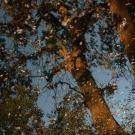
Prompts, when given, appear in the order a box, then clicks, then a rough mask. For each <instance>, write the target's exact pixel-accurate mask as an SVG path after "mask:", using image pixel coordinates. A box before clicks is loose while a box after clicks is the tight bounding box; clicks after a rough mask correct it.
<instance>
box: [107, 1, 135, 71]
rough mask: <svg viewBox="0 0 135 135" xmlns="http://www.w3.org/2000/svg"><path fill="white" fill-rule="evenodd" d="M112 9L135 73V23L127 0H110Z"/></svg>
mask: <svg viewBox="0 0 135 135" xmlns="http://www.w3.org/2000/svg"><path fill="white" fill-rule="evenodd" d="M108 4H109V6H110V11H111V12H112V14H114V15H115V16H116V17H117V20H118V22H117V31H118V33H119V37H120V40H121V41H122V42H123V43H124V44H125V53H126V55H127V57H128V59H129V61H130V63H131V64H132V69H133V71H134V73H135V24H134V21H133V19H134V16H132V15H131V14H130V12H129V10H128V8H127V6H126V1H125V0H124V1H120V0H108ZM131 4H132V3H131Z"/></svg>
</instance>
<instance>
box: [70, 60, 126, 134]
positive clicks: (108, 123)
mask: <svg viewBox="0 0 135 135" xmlns="http://www.w3.org/2000/svg"><path fill="white" fill-rule="evenodd" d="M81 61H82V65H85V60H84V59H82V58H81ZM72 74H73V76H74V77H75V79H76V81H77V83H78V85H79V87H80V90H81V91H82V93H83V94H84V95H85V99H86V105H87V107H88V108H89V110H90V112H91V115H92V120H93V123H94V125H95V127H96V128H97V130H98V131H99V134H100V135H118V134H119V135H126V133H125V131H124V130H123V129H122V128H121V127H120V126H119V124H118V123H117V122H116V121H115V119H114V117H113V116H112V114H111V112H110V110H109V108H108V106H107V104H106V103H105V100H104V98H103V97H102V95H101V93H100V89H99V88H97V85H96V83H95V81H94V79H93V77H92V76H91V75H90V72H89V71H88V70H87V69H86V66H81V67H80V69H79V70H76V69H75V70H73V71H72Z"/></svg>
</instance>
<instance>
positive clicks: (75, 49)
mask: <svg viewBox="0 0 135 135" xmlns="http://www.w3.org/2000/svg"><path fill="white" fill-rule="evenodd" d="M1 3H2V6H3V8H5V9H6V10H7V13H8V15H11V17H12V19H11V21H10V22H9V23H8V24H2V29H4V30H2V34H3V35H9V36H11V37H12V38H13V39H14V41H15V43H16V44H15V51H16V52H17V55H16V59H17V60H16V59H15V60H14V61H13V63H11V65H10V66H9V67H8V69H7V67H6V72H3V70H5V67H4V68H3V67H2V68H1V77H0V81H1V82H0V84H1V87H3V86H4V85H5V84H6V83H7V82H8V81H9V80H10V79H11V78H12V77H13V76H14V73H16V70H19V69H18V68H19V66H20V65H24V64H25V63H27V61H29V60H31V61H32V60H36V59H38V58H39V57H41V56H42V55H43V54H48V53H49V54H51V55H53V58H52V61H54V66H53V67H51V69H49V73H48V72H47V71H46V72H44V76H47V78H46V80H47V81H51V80H52V78H53V75H54V74H55V73H57V72H59V71H60V70H62V69H64V70H67V71H68V72H69V73H71V74H72V76H73V77H74V79H75V80H76V82H77V84H78V86H79V89H80V91H81V93H82V94H83V95H84V97H85V103H86V105H87V107H88V108H89V111H90V112H91V114H92V120H93V123H94V125H95V127H96V129H97V130H98V132H99V134H101V135H105V134H114V135H117V134H120V135H124V134H126V133H125V131H124V130H123V129H122V127H121V126H120V125H119V124H118V123H117V121H116V120H115V119H114V117H113V115H112V113H111V111H110V109H109V107H108V106H107V104H106V102H105V100H104V98H103V95H102V94H101V89H100V88H99V87H98V86H97V84H96V81H95V79H94V77H93V76H92V73H91V71H90V70H89V69H88V66H89V63H91V61H88V60H87V57H86V56H85V52H86V51H87V50H88V46H87V44H86V41H85V33H86V32H87V31H88V29H89V27H94V24H95V22H96V21H97V20H98V19H99V18H100V17H99V16H100V14H103V15H104V16H106V17H108V16H111V14H110V13H109V11H110V9H111V10H112V11H113V12H114V13H115V12H116V10H118V9H119V8H120V9H121V10H122V11H123V8H122V7H121V5H120V4H118V2H117V1H113V2H111V1H109V3H110V9H109V7H108V5H107V3H106V2H103V3H98V2H96V1H93V2H92V1H90V2H84V1H80V2H79V1H74V0H73V1H63V2H62V1H42V2H39V1H31V0H29V1H27V0H23V1H17V0H15V1H4V2H1ZM115 7H117V8H116V9H115ZM24 8H26V10H24ZM124 9H125V8H124ZM31 14H32V15H33V16H34V17H33V16H31ZM118 15H119V16H122V17H121V18H123V15H122V14H121V13H118ZM124 15H126V20H127V21H129V22H132V20H131V18H129V16H127V15H128V13H127V11H126V10H125V14H124ZM88 20H89V21H88ZM124 20H125V19H124ZM124 20H123V21H124ZM114 21H115V20H114ZM42 22H44V24H46V28H44V30H43V31H42V33H40V34H39V29H41V28H40V25H41V23H42ZM111 22H113V21H112V20H111ZM114 24H115V22H114ZM41 26H42V25H41ZM113 27H115V26H113ZM124 27H126V26H124ZM132 28H133V24H131V25H130V27H128V29H129V30H127V31H128V32H129V31H130V30H131V29H132ZM106 29H107V28H106ZM106 29H105V31H104V32H103V33H104V34H106ZM111 32H114V31H111ZM119 33H120V37H121V40H123V41H124V43H129V39H131V35H129V33H127V32H125V35H124V36H129V38H127V39H126V38H123V37H122V36H123V33H122V34H121V31H119ZM107 34H108V32H107ZM37 35H38V36H37ZM39 35H40V36H39ZM102 36H103V35H102ZM29 37H33V41H31V39H30V41H31V42H32V45H33V44H34V45H36V44H37V42H40V43H41V42H42V43H43V45H42V44H40V45H39V46H37V48H36V49H35V50H36V52H34V53H32V54H30V55H26V54H23V53H22V52H21V51H20V50H21V49H20V48H22V47H24V46H25V45H26V43H27V42H28V40H29ZM38 38H39V39H38ZM105 42H107V44H111V43H110V42H111V41H105ZM129 44H131V46H132V42H131V43H129ZM94 45H95V44H94V43H93V46H94ZM3 47H5V46H4V45H3ZM113 47H114V46H113V45H109V49H110V50H111V51H112V50H113V49H112V48H113ZM19 49H20V50H19ZM110 50H109V51H110ZM126 50H127V54H129V55H130V53H129V52H130V51H131V49H130V48H129V47H127V49H126ZM128 50H130V51H128ZM2 51H3V50H2ZM117 51H118V52H120V51H121V50H119V49H117ZM6 53H7V52H2V53H1V58H5V61H4V62H5V63H6V60H7V59H6V56H5V55H6ZM120 53H121V52H120ZM49 54H48V55H49ZM132 54H133V53H132ZM129 55H128V56H129ZM122 56H123V55H122ZM130 58H131V57H130V56H129V59H130ZM10 60H11V59H10ZM61 61H62V62H61ZM57 63H59V64H57ZM14 77H16V76H14ZM16 81H17V79H16ZM21 81H22V80H21ZM22 83H24V82H23V81H22ZM27 85H30V84H27Z"/></svg>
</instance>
